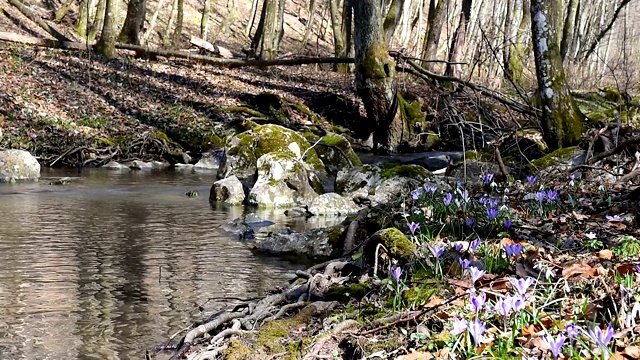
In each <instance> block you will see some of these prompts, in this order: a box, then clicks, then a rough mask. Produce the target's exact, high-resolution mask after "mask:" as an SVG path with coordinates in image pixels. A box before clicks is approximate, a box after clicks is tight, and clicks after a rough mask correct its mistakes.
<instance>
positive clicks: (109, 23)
mask: <svg viewBox="0 0 640 360" xmlns="http://www.w3.org/2000/svg"><path fill="white" fill-rule="evenodd" d="M116 1H117V0H106V3H105V14H104V15H103V17H104V25H103V26H102V31H101V33H100V39H98V42H97V43H96V51H97V52H98V54H100V55H102V56H104V57H105V58H107V59H111V58H114V57H115V56H116V39H117V38H118V34H117V33H116V31H117V29H116V20H117V12H118V3H117V2H116Z"/></svg>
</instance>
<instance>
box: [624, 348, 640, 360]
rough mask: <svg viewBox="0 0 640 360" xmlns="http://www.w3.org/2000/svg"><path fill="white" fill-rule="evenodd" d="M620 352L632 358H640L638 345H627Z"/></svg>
mask: <svg viewBox="0 0 640 360" xmlns="http://www.w3.org/2000/svg"><path fill="white" fill-rule="evenodd" d="M622 354H623V355H625V356H628V357H630V358H632V359H640V346H627V347H626V348H624V350H622Z"/></svg>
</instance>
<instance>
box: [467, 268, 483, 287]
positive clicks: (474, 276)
mask: <svg viewBox="0 0 640 360" xmlns="http://www.w3.org/2000/svg"><path fill="white" fill-rule="evenodd" d="M467 269H468V270H469V274H470V275H471V283H472V284H475V282H476V281H478V279H480V278H481V277H483V276H484V274H486V273H487V272H486V271H484V270H480V269H478V268H477V267H475V266H469V267H468V268H467Z"/></svg>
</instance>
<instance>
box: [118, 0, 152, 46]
mask: <svg viewBox="0 0 640 360" xmlns="http://www.w3.org/2000/svg"><path fill="white" fill-rule="evenodd" d="M146 15H147V1H146V0H129V4H128V5H127V17H126V18H125V19H124V25H123V27H122V30H121V31H120V38H119V40H120V42H124V43H127V44H133V45H140V31H141V30H142V25H143V24H144V19H145V16H146Z"/></svg>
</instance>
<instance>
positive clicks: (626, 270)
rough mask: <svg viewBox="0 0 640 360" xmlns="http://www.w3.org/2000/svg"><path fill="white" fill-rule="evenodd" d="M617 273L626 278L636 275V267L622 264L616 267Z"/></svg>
mask: <svg viewBox="0 0 640 360" xmlns="http://www.w3.org/2000/svg"><path fill="white" fill-rule="evenodd" d="M616 272H617V273H618V274H619V275H621V276H626V275H628V274H633V273H635V272H636V267H635V266H633V265H631V264H620V265H618V266H617V267H616Z"/></svg>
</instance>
